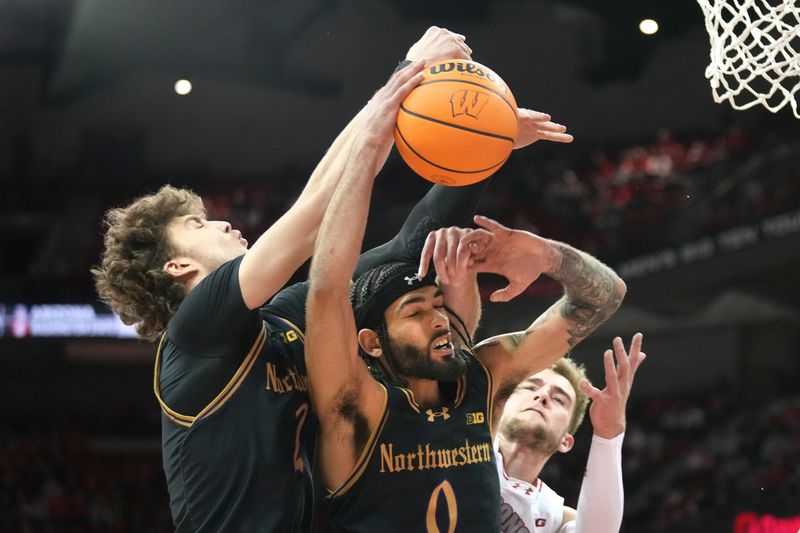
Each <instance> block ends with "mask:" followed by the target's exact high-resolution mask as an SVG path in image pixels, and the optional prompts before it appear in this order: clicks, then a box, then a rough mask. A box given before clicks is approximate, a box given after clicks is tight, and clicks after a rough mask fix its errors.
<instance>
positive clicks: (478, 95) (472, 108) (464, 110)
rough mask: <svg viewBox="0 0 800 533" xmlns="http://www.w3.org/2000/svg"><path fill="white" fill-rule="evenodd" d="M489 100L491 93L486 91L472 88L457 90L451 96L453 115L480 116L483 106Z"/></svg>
mask: <svg viewBox="0 0 800 533" xmlns="http://www.w3.org/2000/svg"><path fill="white" fill-rule="evenodd" d="M488 101H489V95H488V94H486V93H482V92H478V91H470V90H463V91H456V92H454V93H453V94H452V95H451V96H450V108H451V109H452V111H453V117H457V116H459V115H468V116H470V117H472V118H478V115H479V114H480V113H481V111H482V110H483V106H485V105H486V102H488Z"/></svg>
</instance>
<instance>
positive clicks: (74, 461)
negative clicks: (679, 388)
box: [0, 388, 800, 533]
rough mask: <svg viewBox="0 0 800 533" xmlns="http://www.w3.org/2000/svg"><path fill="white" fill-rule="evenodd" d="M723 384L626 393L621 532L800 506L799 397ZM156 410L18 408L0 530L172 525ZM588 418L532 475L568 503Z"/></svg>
mask: <svg viewBox="0 0 800 533" xmlns="http://www.w3.org/2000/svg"><path fill="white" fill-rule="evenodd" d="M736 401H737V400H736V397H735V395H734V394H733V392H732V391H730V390H727V389H724V388H718V389H717V390H713V391H711V392H710V393H709V394H707V395H703V396H702V397H701V396H699V395H691V396H689V395H686V396H652V397H648V398H645V399H641V400H638V401H634V402H632V404H631V405H630V406H629V413H628V419H629V425H628V429H627V432H626V436H625V444H624V448H623V477H624V482H625V492H626V504H625V519H624V522H623V528H622V531H623V532H639V531H681V532H686V533H695V532H698V533H699V532H701V531H703V532H707V531H730V530H731V527H732V524H733V520H734V518H735V516H736V515H737V514H739V513H743V512H748V511H753V512H757V513H760V514H766V513H770V514H774V515H775V516H783V517H788V516H793V515H798V514H800V509H798V501H800V397H797V396H794V397H785V398H782V399H779V400H773V401H771V402H766V403H762V404H759V405H752V406H751V407H750V408H745V409H742V408H741V406H739V408H734V407H736ZM154 421H157V414H156V413H155V412H148V413H147V414H142V415H140V416H127V417H125V418H124V419H121V418H119V417H115V418H104V417H100V416H88V415H75V416H69V415H63V416H60V417H58V418H57V419H56V418H53V417H49V416H43V415H37V416H33V415H28V416H25V417H22V416H19V415H16V420H14V422H13V423H11V424H9V425H7V426H4V429H3V430H2V433H0V531H9V532H10V531H15V532H26V531H37V532H38V531H43V532H49V531H59V532H61V531H66V532H71V531H74V532H79V531H80V532H83V531H98V532H99V531H103V532H113V531H118V532H158V531H170V530H171V527H170V525H171V522H170V518H169V507H168V499H167V493H166V485H165V482H164V475H163V472H162V470H161V459H160V449H159V434H158V425H157V424H155V425H154V424H153V422H154ZM590 435H591V427H590V424H589V423H588V421H587V422H586V423H584V425H583V427H582V428H581V430H580V431H579V433H578V435H577V437H576V448H575V449H574V450H573V451H572V452H570V453H568V454H557V455H556V456H554V458H553V459H552V460H551V461H550V462H549V463H548V464H547V466H546V467H545V470H543V472H542V474H541V478H542V479H543V480H544V481H545V482H547V483H548V484H549V485H551V486H552V487H553V488H554V489H556V490H558V491H560V492H561V493H562V494H563V495H564V496H565V497H566V503H567V504H568V505H572V506H575V505H576V504H577V496H578V493H579V489H580V483H581V481H582V479H583V468H584V467H585V464H586V456H587V454H588V446H589V442H590Z"/></svg>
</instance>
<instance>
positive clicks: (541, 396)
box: [533, 387, 548, 405]
mask: <svg viewBox="0 0 800 533" xmlns="http://www.w3.org/2000/svg"><path fill="white" fill-rule="evenodd" d="M547 398H548V395H547V393H546V391H545V389H544V387H542V388H540V389H536V391H535V392H534V393H533V401H534V402H536V403H540V404H542V405H547Z"/></svg>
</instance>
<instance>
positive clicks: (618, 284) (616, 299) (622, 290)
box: [609, 273, 628, 311]
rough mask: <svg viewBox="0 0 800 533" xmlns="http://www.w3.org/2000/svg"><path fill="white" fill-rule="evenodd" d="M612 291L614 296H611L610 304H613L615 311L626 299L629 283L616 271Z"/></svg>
mask: <svg viewBox="0 0 800 533" xmlns="http://www.w3.org/2000/svg"><path fill="white" fill-rule="evenodd" d="M611 293H612V296H611V297H610V298H609V304H610V305H612V306H613V308H614V311H616V310H617V309H618V308H619V306H620V305H621V304H622V300H624V299H625V295H626V294H627V293H628V285H627V284H626V283H625V281H624V280H623V279H622V278H621V277H619V276H618V275H617V274H616V273H614V288H613V290H612V291H611Z"/></svg>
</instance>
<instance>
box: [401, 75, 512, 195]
mask: <svg viewBox="0 0 800 533" xmlns="http://www.w3.org/2000/svg"><path fill="white" fill-rule="evenodd" d="M423 75H424V78H423V80H422V82H421V83H420V84H419V85H418V86H417V87H416V88H415V89H414V90H413V91H411V93H410V94H409V95H408V96H407V97H406V99H405V100H404V101H403V104H402V105H401V107H400V111H399V112H398V114H397V125H396V127H395V130H394V138H395V144H396V146H397V150H398V151H399V152H400V155H401V156H402V157H403V159H404V160H405V162H406V163H407V164H408V166H410V167H411V168H412V169H413V170H414V171H415V172H416V173H417V174H419V175H420V176H422V177H423V178H425V179H427V180H430V181H433V182H436V183H441V184H443V185H470V184H472V183H476V182H478V181H481V180H482V179H485V178H488V177H489V176H491V175H492V174H494V173H495V172H496V171H497V170H498V169H499V168H500V167H501V166H503V163H505V162H506V160H507V159H508V156H509V155H511V150H512V149H513V148H514V140H515V139H516V137H517V103H516V101H515V100H514V96H513V95H512V94H511V91H510V90H509V88H508V86H507V85H506V84H505V82H503V80H502V79H501V78H500V76H498V75H497V74H495V73H494V72H492V70H490V69H488V68H486V67H485V66H483V65H481V64H480V63H475V62H474V61H467V60H446V61H442V62H439V63H434V64H433V65H430V66H428V67H426V68H425V70H424V71H423Z"/></svg>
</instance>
